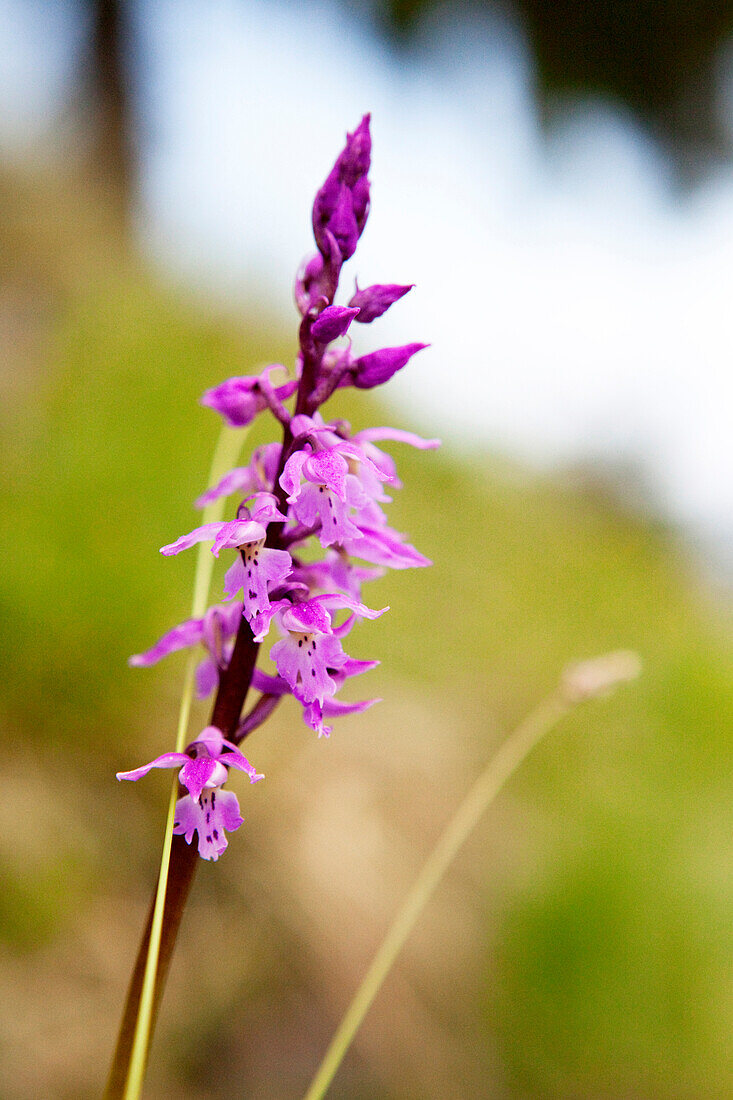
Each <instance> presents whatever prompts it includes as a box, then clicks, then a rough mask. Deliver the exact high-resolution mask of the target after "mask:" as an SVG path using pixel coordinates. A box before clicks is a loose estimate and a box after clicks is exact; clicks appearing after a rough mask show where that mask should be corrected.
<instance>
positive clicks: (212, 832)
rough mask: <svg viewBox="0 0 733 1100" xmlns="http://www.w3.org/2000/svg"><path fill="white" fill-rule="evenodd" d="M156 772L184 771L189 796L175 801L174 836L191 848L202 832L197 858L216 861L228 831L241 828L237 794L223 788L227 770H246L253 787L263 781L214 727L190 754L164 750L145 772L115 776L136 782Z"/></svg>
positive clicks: (182, 778)
mask: <svg viewBox="0 0 733 1100" xmlns="http://www.w3.org/2000/svg"><path fill="white" fill-rule="evenodd" d="M152 768H180V771H179V773H178V781H179V783H180V784H181V786H182V787H185V788H186V790H187V791H188V794H187V795H184V797H183V798H179V799H178V802H177V803H176V816H175V822H174V826H173V832H174V833H181V834H183V835H184V836H185V838H186V843H187V844H190V843H191V838H192V837H193V834H194V832H198V834H199V855H200V856H201V857H202V858H203V859H213V860H215V859H218V858H219V856H220V855H221V853H222V852H223V851H224V849H225V848H226V846H227V839H226V835H225V830H228V831H229V832H233V831H234V830H235V829H238V828H239V826H240V825H241V824H242V818H241V817H240V814H239V803H238V801H237V796H236V795H235V794H234V793H233V792H232V791H222V790H221V787H222V785H223V784H224V783H225V782H226V781H227V778H228V776H229V772H228V770H227V769H228V768H236V769H237V770H238V771H243V772H246V774H247V775H248V776H249V779H250V782H251V783H256V782H257V781H258V780H259V779H264V775H261V774H260V773H259V772H258V771H257V770H256V769H255V768H254V767H253V766H252V765H251V764H250V762H249V760H248V759H247V757H246V756H243V755H242V753H241V752H240V751H239V749H238V748H237V746H236V745H234V744H232V742H231V741H227V740H226V739H225V738H224V735H223V734H222V732H221V730H218V729H217V728H216V726H207V727H206V729H205V730H203V731H202V733H201V734H200V735H199V737H198V738H197V739H196V740H195V741H192V742H191V744H190V745H189V746H188V749H187V750H186V752H164V753H163V754H162V755H161V756H156V758H155V760H151V761H150V763H149V764H143V766H142V767H141V768H135V769H134V770H133V771H129V772H117V778H118V779H129V780H132V781H133V782H134V781H136V780H138V779H142V777H143V776H145V775H147V774H148V772H149V771H151V769H152Z"/></svg>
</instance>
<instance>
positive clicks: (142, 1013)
mask: <svg viewBox="0 0 733 1100" xmlns="http://www.w3.org/2000/svg"><path fill="white" fill-rule="evenodd" d="M246 434H247V433H246V432H244V433H243V432H242V431H241V430H240V431H236V432H235V431H232V429H231V428H227V427H223V428H222V430H221V433H220V435H219V440H218V442H217V445H216V449H215V451H214V458H213V460H212V463H211V473H210V475H209V484H210V485H212V484H214V482H216V481H218V480H219V478H220V477H221V476H222V475H223V474H224V473H226V471H227V470H229V469H230V468H231V467H232V466H233V465H234V464H235V463H236V461H237V458H238V456H239V453H240V450H241V448H242V445H243V443H244V440H245V438H246ZM224 504H225V500H224V498H221V499H219V500H217V501H215V502H214V503H213V504H210V505H209V506H208V507H207V508H206V509H205V510H204V514H203V519H202V523H215V522H217V521H218V520H220V519H221V517H222V516H223V514H224ZM213 567H214V558H213V555H212V554H211V553H210V551H209V546H208V543H201V544H200V545H199V548H198V556H197V560H196V573H195V576H194V585H193V600H192V605H191V616H192V618H199V617H200V616H201V615H203V613H204V611H205V610H206V606H207V603H208V598H209V588H210V585H211V574H212V571H213ZM196 661H197V658H196V654H195V653H192V654H191V655H190V657H189V660H188V664H187V666H186V672H185V676H184V681H183V692H182V695H181V705H180V709H179V713H178V730H177V733H176V752H182V751H183V749H184V748H185V746H186V741H187V731H188V722H189V717H190V714H191V701H192V699H193V688H194V672H195V668H196ZM177 797H178V781H177V779H176V780H174V782H173V786H172V788H171V796H170V802H169V805H168V817H167V819H166V826H165V838H164V841H163V852H162V855H161V860H160V873H159V875H158V889H157V893H156V896H155V909H154V911H153V923H152V926H151V930H150V942H149V945H148V955H147V960H146V963H145V976H144V978H143V986H142V992H141V995H140V1004H139V1008H138V1014H137V1020H136V1022H135V1037H134V1039H133V1044H132V1051H131V1054H130V1064H129V1068H128V1071H127V1079H126V1081H125V1091H124V1093H123V1096H124V1100H139V1098H140V1096H141V1094H142V1088H143V1081H144V1079H145V1069H146V1066H147V1060H148V1051H149V1048H150V1040H151V1032H152V1020H153V1006H154V1004H155V990H156V981H157V975H158V959H159V955H160V942H161V936H162V931H163V914H164V910H165V897H166V889H167V885H168V869H169V866H170V854H171V842H172V839H173V820H174V816H175V808H176V800H177Z"/></svg>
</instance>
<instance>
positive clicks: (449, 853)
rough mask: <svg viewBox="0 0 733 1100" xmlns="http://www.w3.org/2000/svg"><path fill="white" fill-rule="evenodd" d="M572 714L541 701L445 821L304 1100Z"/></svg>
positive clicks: (321, 1089)
mask: <svg viewBox="0 0 733 1100" xmlns="http://www.w3.org/2000/svg"><path fill="white" fill-rule="evenodd" d="M570 709H571V703H570V702H569V701H568V699H567V697H566V696H564V695H563V694H562V693H561V692H556V693H554V694H552V695H550V696H548V698H547V699H545V700H544V701H543V702H542V703H540V705H539V706H538V707H537V709H536V710H534V711H533V712H532V713H531V714H530V715H529V716H528V717H527V718H526V719H525V720H524V721H523V722H522V723H521V725H519V726H517V728H516V729H515V730H514V732H513V733H512V734H511V735H510V736H509V737H508V738H507V740H506V741H505V742H504V743H503V745H502V746H501V748H500V749H499V750H498V752H497V753H496V755H495V756H493V757H492V759H491V760H490V761H489V763H488V764H487V766H486V768H485V769H484V771H483V772H482V774H481V775H480V776H479V777H478V779H477V780H476V782H475V783H474V785H473V787H471V789H470V790H469V792H468V794H467V795H466V797H465V798H464V799H463V802H462V803H461V804H460V806H459V807H458V809H457V810H456V812H455V814H454V815H453V817H452V818H451V820H450V821H449V822H448V824H447V826H446V828H445V829H444V831H443V833H442V835H441V837H440V839H439V840H438V843H437V844H436V845H435V848H434V849H433V851H432V852H431V853H430V855H429V856H428V858H427V860H426V862H425V864H424V866H423V868H422V871H421V872H420V874H419V875H418V877H417V879H416V881H415V883H414V885H413V887H412V889H411V890H410V892H409V894H408V895H407V897H406V898H405V900H404V902H403V903H402V906H401V908H400V909H399V911H398V913H397V915H396V917H395V918H394V920H393V922H392V924H391V926H390V928H389V929H388V931H387V934H386V936H385V937H384V940H383V941H382V944H381V946H380V947H379V950H378V951H377V953H376V955H375V956H374V959H373V961H372V964H371V966H370V967H369V969H368V970H367V972H366V974H365V976H364V979H363V981H362V983H361V985H360V986H359V988H358V990H357V991H356V994H355V996H354V999H353V1000H352V1002H351V1004H350V1005H349V1007H348V1009H347V1011H346V1015H345V1016H344V1018H343V1019H342V1021H341V1023H340V1024H339V1026H338V1028H337V1030H336V1034H335V1035H334V1037H333V1039H332V1040H331V1044H330V1046H329V1048H328V1050H327V1051H326V1054H325V1056H324V1058H323V1061H322V1062H321V1064H320V1066H319V1067H318V1070H317V1071H316V1075H315V1077H314V1078H313V1081H312V1082H311V1085H310V1088H309V1089H308V1091H307V1093H306V1094H305V1097H304V1100H321V1097H323V1096H325V1094H326V1090H327V1089H328V1087H329V1085H330V1084H331V1081H332V1080H333V1078H334V1075H335V1074H336V1071H337V1070H338V1068H339V1066H340V1065H341V1062H342V1060H343V1057H344V1055H345V1054H346V1051H347V1050H348V1049H349V1046H350V1045H351V1042H352V1040H353V1038H354V1035H355V1034H356V1032H357V1030H358V1029H359V1027H360V1025H361V1023H362V1021H363V1019H364V1017H365V1016H366V1014H367V1012H368V1011H369V1007H370V1005H371V1003H372V1001H373V1000H374V998H375V997H376V995H377V993H378V992H379V990H380V988H381V986H382V983H383V982H384V980H385V978H386V977H387V974H388V973H389V971H390V970H391V968H392V966H393V964H394V961H395V959H396V958H397V956H398V955H399V953H400V951H401V950H402V948H403V947H404V944H405V941H406V940H407V938H408V936H409V935H410V933H411V932H412V929H413V928H414V927H415V924H416V923H417V920H418V918H419V917H420V914H421V913H422V911H423V909H424V908H425V906H426V905H427V903H428V901H429V900H430V898H431V897H432V895H433V893H434V892H435V890H436V888H437V886H438V885H439V883H440V881H441V879H442V878H443V875H444V874H445V872H446V871H447V870H448V867H449V866H450V864H451V863H452V862H453V859H454V858H455V856H456V854H457V853H458V851H459V849H460V848H461V847H462V846H463V844H464V842H465V841H466V840H467V838H468V837H469V835H470V834H471V832H472V831H473V829H474V828H475V826H476V825H477V824H478V822H479V820H480V819H481V817H482V816H483V814H484V813H485V812H486V810H487V809H488V807H489V806H490V805H491V803H492V802H493V801H494V799H495V798H496V796H497V795H498V794H499V792H500V791H501V789H502V787H503V786H504V784H505V783H506V782H507V780H508V779H510V778H511V776H512V775H513V774H514V772H515V771H516V770H517V768H518V767H519V765H520V764H521V763H522V761H523V760H524V759H525V758H526V757H527V756H528V754H529V753H530V752H531V751H532V749H533V748H534V746H535V745H536V744H537V743H538V742H539V741H541V739H542V738H543V737H544V736H545V734H546V733H549V731H550V730H551V729H553V727H554V726H555V725H557V723H558V722H559V721H560V719H561V718H563V717H564V715H565V714H567V712H568V711H569V710H570Z"/></svg>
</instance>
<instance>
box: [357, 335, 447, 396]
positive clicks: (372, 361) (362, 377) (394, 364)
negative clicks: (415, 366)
mask: <svg viewBox="0 0 733 1100" xmlns="http://www.w3.org/2000/svg"><path fill="white" fill-rule="evenodd" d="M428 346H429V345H428V344H404V345H403V346H402V347H399V348H382V349H381V350H380V351H373V352H372V353H371V354H370V355H362V356H361V358H359V359H357V360H356V361H355V363H354V366H353V368H352V370H353V372H354V375H353V376H354V385H355V386H357V387H358V389H360V390H369V389H371V388H372V386H381V385H382V383H383V382H388V381H389V380H390V378H391V377H392V375H393V374H396V373H397V371H398V370H401V369H402V368H403V367H404V365H405V364H406V363H407V362H409V360H410V359H411V358H412V356H413V355H415V353H416V352H418V351H422V349H423V348H427V347H428Z"/></svg>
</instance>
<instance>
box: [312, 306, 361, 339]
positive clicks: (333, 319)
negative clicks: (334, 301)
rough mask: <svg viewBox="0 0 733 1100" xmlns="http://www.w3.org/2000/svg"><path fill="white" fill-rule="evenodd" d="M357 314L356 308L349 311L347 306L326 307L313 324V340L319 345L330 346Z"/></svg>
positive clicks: (342, 333)
mask: <svg viewBox="0 0 733 1100" xmlns="http://www.w3.org/2000/svg"><path fill="white" fill-rule="evenodd" d="M358 312H359V310H358V307H357V308H356V309H353V308H351V309H350V308H349V307H348V306H327V307H326V309H324V311H323V313H321V315H320V316H319V317H317V318H316V320H315V321H314V322H313V327H312V328H311V333H312V335H313V339H314V340H318V342H319V343H321V344H330V343H331V341H332V340H337V339H338V338H339V336H343V335H344V333H345V332H346V330H347V329H348V327H349V325H350V324H351V322H352V321H353V320H354V318H355V317H356V315H357V313H358Z"/></svg>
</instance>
